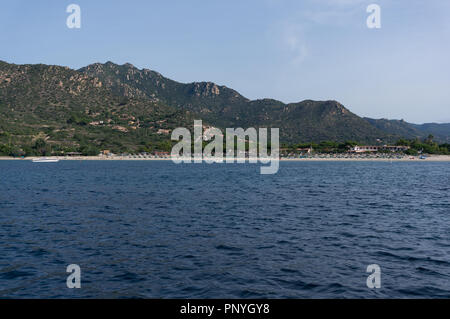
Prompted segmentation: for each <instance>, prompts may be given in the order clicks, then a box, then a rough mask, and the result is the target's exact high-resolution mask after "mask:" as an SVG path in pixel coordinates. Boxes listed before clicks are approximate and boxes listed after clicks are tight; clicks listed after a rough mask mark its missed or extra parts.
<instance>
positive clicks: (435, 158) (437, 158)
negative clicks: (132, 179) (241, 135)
mask: <svg viewBox="0 0 450 319" xmlns="http://www.w3.org/2000/svg"><path fill="white" fill-rule="evenodd" d="M38 158H39V157H26V158H14V157H7V156H3V157H0V160H17V161H32V160H33V159H38ZM51 158H52V159H58V160H61V161H171V160H172V159H171V158H170V157H150V156H146V157H144V156H137V155H136V156H74V157H68V156H52V157H51ZM247 161H248V158H247ZM280 161H290V162H309V161H313V162H315V161H343V162H354V161H357V162H371V161H382V162H450V155H430V156H425V158H421V157H419V156H404V157H377V156H367V157H355V156H353V157H352V156H349V157H333V156H326V155H322V156H312V157H305V158H284V157H282V158H280Z"/></svg>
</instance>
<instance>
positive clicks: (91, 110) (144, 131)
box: [0, 61, 450, 153]
mask: <svg viewBox="0 0 450 319" xmlns="http://www.w3.org/2000/svg"><path fill="white" fill-rule="evenodd" d="M194 119H201V120H203V122H204V124H205V125H212V126H216V127H219V128H221V129H224V128H227V127H234V128H236V127H243V128H247V127H256V128H258V127H269V128H270V127H278V128H280V138H281V141H282V142H287V143H299V142H321V141H325V140H333V141H337V142H343V141H348V140H352V141H357V142H360V143H375V142H376V141H377V140H379V139H381V140H383V142H392V141H395V140H396V139H398V138H400V137H405V138H415V137H418V138H422V137H424V136H428V134H430V133H431V134H433V135H435V137H436V138H437V139H442V140H448V138H449V136H450V130H449V126H450V124H447V125H444V124H426V125H414V124H410V123H406V122H404V121H392V120H373V119H368V118H361V117H359V116H357V115H356V114H354V113H352V112H351V111H349V110H348V109H347V108H346V107H345V106H343V105H342V104H340V103H339V102H337V101H311V100H306V101H302V102H298V103H290V104H285V103H282V102H280V101H276V100H272V99H262V100H254V101H252V100H249V99H247V98H245V97H244V96H242V95H241V94H239V93H238V92H237V91H235V90H233V89H230V88H228V87H226V86H220V85H217V84H215V83H212V82H194V83H179V82H176V81H173V80H171V79H168V78H165V77H164V76H162V75H161V74H159V73H158V72H155V71H151V70H148V69H142V70H140V69H137V68H136V67H134V66H133V65H131V64H124V65H117V64H114V63H112V62H107V63H105V64H100V63H96V64H92V65H89V66H86V67H84V68H81V69H79V70H72V69H69V68H67V67H61V66H53V65H42V64H39V65H15V64H9V63H6V62H2V61H0V148H1V147H3V149H4V150H3V153H5V152H6V151H5V149H8V150H9V151H16V152H19V153H20V151H22V152H25V153H29V152H32V150H33V148H35V149H36V148H37V147H41V148H42V145H43V144H47V146H48V145H50V146H51V148H52V149H53V151H55V150H56V151H57V152H59V151H63V152H68V151H82V152H83V153H95V152H97V151H98V150H102V149H111V150H113V151H115V152H125V151H137V150H143V149H145V150H151V149H155V148H156V149H165V150H169V149H170V145H171V144H170V142H169V139H170V132H171V130H173V129H174V128H175V127H188V128H191V127H192V125H193V120H194ZM42 141H43V142H44V143H42ZM2 145H3V146H2ZM37 145H38V146H37ZM87 150H89V152H88V151H87ZM1 152H2V151H1V149H0V153H1Z"/></svg>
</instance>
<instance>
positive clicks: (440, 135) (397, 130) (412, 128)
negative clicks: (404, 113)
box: [365, 118, 450, 143]
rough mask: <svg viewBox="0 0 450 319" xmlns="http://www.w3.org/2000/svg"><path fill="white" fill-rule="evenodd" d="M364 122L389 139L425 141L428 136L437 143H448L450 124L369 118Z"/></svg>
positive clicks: (449, 140)
mask: <svg viewBox="0 0 450 319" xmlns="http://www.w3.org/2000/svg"><path fill="white" fill-rule="evenodd" d="M365 120H367V121H368V122H369V123H370V124H372V125H373V126H375V127H376V128H378V129H380V130H382V131H383V132H385V133H386V134H388V135H389V136H390V137H391V138H398V137H403V138H407V139H416V138H417V139H426V138H427V137H428V136H429V135H433V136H434V139H435V140H437V141H439V142H442V143H444V142H445V143H448V142H450V124H438V123H426V124H412V123H408V122H405V121H404V120H387V119H378V120H375V119H370V118H365Z"/></svg>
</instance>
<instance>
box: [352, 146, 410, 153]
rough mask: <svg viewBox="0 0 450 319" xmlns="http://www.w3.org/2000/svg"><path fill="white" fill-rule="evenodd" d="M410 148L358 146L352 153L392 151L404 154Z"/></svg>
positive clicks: (353, 148)
mask: <svg viewBox="0 0 450 319" xmlns="http://www.w3.org/2000/svg"><path fill="white" fill-rule="evenodd" d="M409 149H410V147H409V146H403V145H393V146H390V145H383V146H374V145H363V146H361V145H356V146H354V147H352V148H351V149H350V152H351V153H368V152H379V151H391V152H404V151H407V150H409Z"/></svg>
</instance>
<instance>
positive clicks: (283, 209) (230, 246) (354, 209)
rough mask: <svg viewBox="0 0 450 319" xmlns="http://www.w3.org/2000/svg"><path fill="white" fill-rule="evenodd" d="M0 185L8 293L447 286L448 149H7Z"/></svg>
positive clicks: (340, 291)
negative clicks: (247, 153)
mask: <svg viewBox="0 0 450 319" xmlns="http://www.w3.org/2000/svg"><path fill="white" fill-rule="evenodd" d="M0 187H1V188H0V298H191V299H192V298H264V299H265V298H276V299H279V298H293V299H298V298H450V196H449V195H450V163H449V162H426V161H423V162H395V161H393V162H392V163H391V162H375V161H374V162H357V161H355V162H353V161H349V162H347V161H346V162H343V161H342V162H337V161H336V162H333V161H329V162H327V161H317V162H308V161H304V162H303V161H296V162H294V161H293V162H281V163H280V169H279V172H278V173H277V174H275V175H261V174H260V165H259V164H211V165H209V164H179V165H177V164H174V163H172V162H171V161H61V162H59V163H32V162H31V161H0ZM69 265H77V266H78V267H79V270H80V273H79V275H80V276H79V277H78V278H79V279H80V280H79V283H80V288H69V286H68V281H69V277H70V276H71V275H72V272H70V271H69V272H68V271H67V270H68V269H67V267H68V266H69ZM371 265H372V266H371ZM373 265H376V266H377V267H378V268H377V269H378V270H376V271H375V270H373V269H374V268H373ZM368 267H369V268H368ZM371 267H372V268H371ZM375 272H376V274H375ZM374 274H375V275H376V276H378V277H377V278H378V280H379V282H378V283H379V288H377V287H373V285H372V286H370V285H369V282H372V283H373V282H374V281H373V278H374V277H373V276H374ZM371 276H372V277H371Z"/></svg>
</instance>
